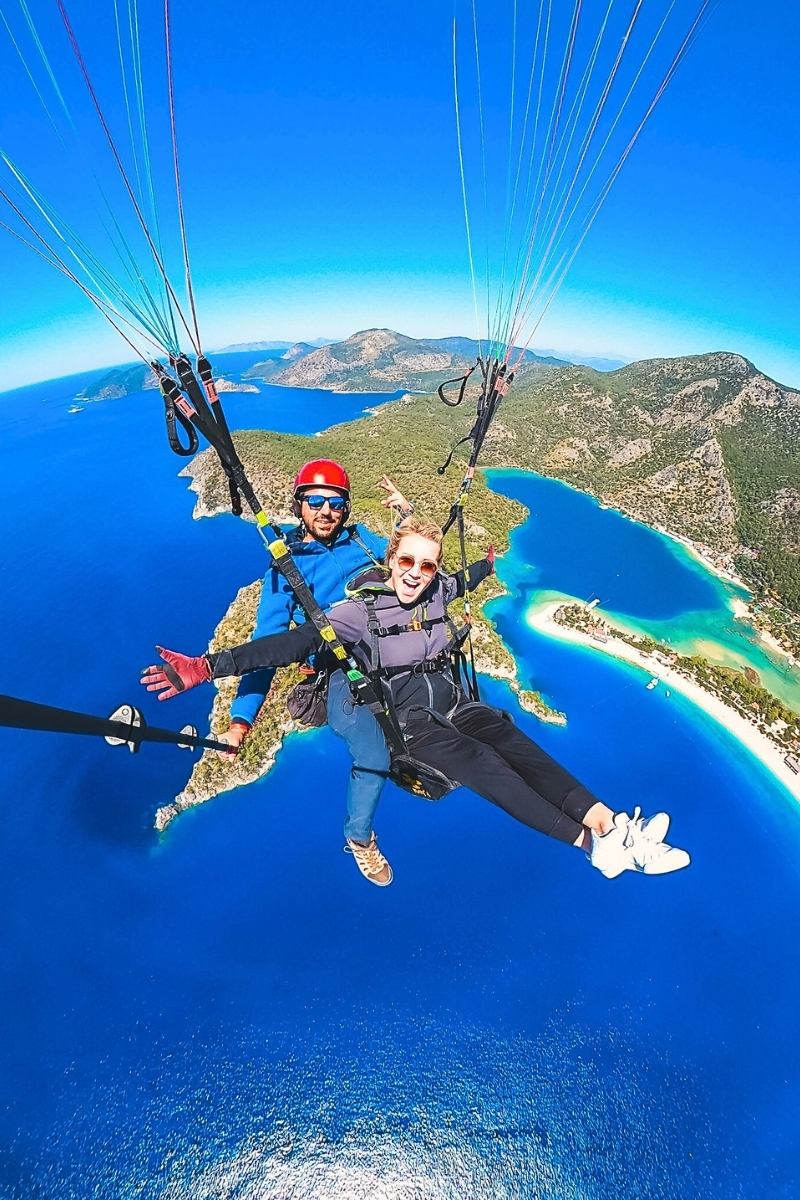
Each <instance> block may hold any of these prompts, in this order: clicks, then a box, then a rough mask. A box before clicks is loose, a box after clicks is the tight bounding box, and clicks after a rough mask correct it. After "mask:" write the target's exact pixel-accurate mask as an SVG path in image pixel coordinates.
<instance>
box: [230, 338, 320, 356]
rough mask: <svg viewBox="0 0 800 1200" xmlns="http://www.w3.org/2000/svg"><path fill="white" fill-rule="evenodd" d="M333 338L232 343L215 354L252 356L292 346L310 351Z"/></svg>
mask: <svg viewBox="0 0 800 1200" xmlns="http://www.w3.org/2000/svg"><path fill="white" fill-rule="evenodd" d="M334 340H335V339H334V338H311V340H310V341H308V342H302V343H298V342H280V341H278V342H270V341H264V342H234V344H233V345H232V346H220V347H219V349H218V350H215V351H214V353H215V354H245V353H248V354H252V353H257V352H258V351H259V350H291V348H292V346H295V345H304V346H310V347H311V348H312V350H316V348H317V347H318V346H327V345H328V344H329V343H330V342H332V341H334Z"/></svg>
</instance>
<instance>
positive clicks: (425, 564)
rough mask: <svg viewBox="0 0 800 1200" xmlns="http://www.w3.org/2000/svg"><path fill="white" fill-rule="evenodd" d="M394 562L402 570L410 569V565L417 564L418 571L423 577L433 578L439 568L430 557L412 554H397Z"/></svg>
mask: <svg viewBox="0 0 800 1200" xmlns="http://www.w3.org/2000/svg"><path fill="white" fill-rule="evenodd" d="M395 562H396V563H397V565H398V567H399V568H400V570H401V571H403V572H405V571H410V570H411V568H412V567H415V566H418V567H419V573H420V575H421V576H422V578H423V579H433V577H434V575H435V574H436V572H437V571H438V570H439V564H438V563H435V562H433V561H432V560H431V559H430V558H414V556H413V555H412V554H398V555H397V557H396V558H395Z"/></svg>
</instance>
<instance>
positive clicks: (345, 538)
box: [231, 525, 387, 725]
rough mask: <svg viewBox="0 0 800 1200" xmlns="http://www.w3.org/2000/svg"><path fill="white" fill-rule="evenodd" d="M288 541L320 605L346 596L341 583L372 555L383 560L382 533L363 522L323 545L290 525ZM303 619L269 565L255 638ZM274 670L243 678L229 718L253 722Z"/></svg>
mask: <svg viewBox="0 0 800 1200" xmlns="http://www.w3.org/2000/svg"><path fill="white" fill-rule="evenodd" d="M354 534H355V537H354V536H353V535H354ZM356 538H358V541H357V540H356ZM359 541H360V542H361V543H362V544H361V545H359ZM286 544H287V545H288V547H289V549H290V550H291V552H292V557H293V558H294V559H295V561H296V562H297V565H298V567H299V568H300V570H301V571H302V573H303V576H304V578H305V580H306V583H307V584H308V586H309V588H310V589H311V591H312V593H313V595H314V599H315V600H316V601H317V603H318V604H319V606H320V608H323V609H328V608H330V607H331V605H333V604H336V603H337V602H338V601H339V600H344V598H345V593H344V589H345V584H346V583H347V581H348V580H349V579H352V578H353V576H354V575H358V573H359V572H360V571H363V570H365V569H366V568H367V567H369V566H371V565H372V563H373V559H378V560H379V561H381V562H382V561H383V556H384V554H385V552H386V545H387V542H386V539H385V538H382V537H378V535H377V534H375V533H372V531H371V530H369V529H365V528H364V526H363V525H348V526H347V527H346V528H345V529H343V530H342V532H341V533H340V534H339V536H338V537H337V539H336V541H335V542H334V543H333V544H332V545H331V546H327V545H325V543H324V542H317V541H311V542H304V541H302V539H301V537H300V534H299V531H298V530H292V531H291V532H290V533H289V534H288V535H287V537H286ZM365 547H366V549H365ZM370 555H372V556H373V557H372V558H371V557H370ZM305 619H306V614H305V613H304V612H303V609H302V608H301V607H300V605H299V604H298V603H297V601H296V600H295V598H294V593H293V592H292V590H291V588H290V587H289V586H288V584H287V583H286V580H285V579H284V578H283V576H282V575H281V574H280V572H279V571H278V570H276V569H275V568H274V567H273V568H272V570H270V571H269V573H268V574H267V576H266V578H265V579H264V588H263V590H262V593H261V601H260V603H259V606H258V615H257V617H256V626H255V629H254V630H253V637H254V638H259V637H266V635H267V634H270V633H282V632H284V631H285V630H287V629H288V628H289V626H290V625H291V623H292V622H293V621H295V622H296V623H297V624H298V625H301V624H303V622H304V621H305ZM274 675H275V668H274V667H267V668H265V669H264V670H263V671H255V672H254V673H253V674H252V675H248V676H247V678H246V679H243V680H242V682H241V683H240V685H239V694H238V696H237V697H236V699H235V700H234V702H233V705H232V707H231V720H232V721H247V722H248V724H250V725H252V724H253V722H254V721H255V719H256V717H257V716H258V711H259V709H260V708H261V705H262V704H263V703H264V700H265V699H266V695H267V692H268V691H269V689H270V686H271V684H272V680H273V677H274Z"/></svg>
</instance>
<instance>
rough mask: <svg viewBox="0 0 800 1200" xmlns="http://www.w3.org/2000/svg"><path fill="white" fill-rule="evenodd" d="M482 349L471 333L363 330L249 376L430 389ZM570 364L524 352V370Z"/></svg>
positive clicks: (362, 387) (296, 383)
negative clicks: (445, 334) (446, 334)
mask: <svg viewBox="0 0 800 1200" xmlns="http://www.w3.org/2000/svg"><path fill="white" fill-rule="evenodd" d="M485 349H486V348H485V346H484V347H483V350H484V353H485ZM478 352H479V345H478V343H477V342H476V341H473V340H472V339H471V338H463V337H450V338H411V337H406V336H405V334H402V333H396V332H395V331H394V330H393V329H363V330H361V331H360V332H359V333H355V334H353V336H352V337H349V338H347V339H346V340H345V341H343V342H333V343H331V344H329V345H326V346H323V347H320V348H319V349H317V350H312V351H310V352H309V353H307V354H298V355H297V356H295V357H296V361H295V362H294V363H293V364H292V365H291V366H290V367H285V366H284V365H283V364H282V363H276V362H266V363H256V364H255V366H253V367H251V368H250V369H249V370H248V371H246V372H245V377H246V378H251V379H265V380H267V381H268V382H270V383H277V384H282V385H284V386H286V387H304V388H331V389H333V390H335V391H344V392H364V391H367V392H375V391H405V390H407V391H430V390H432V389H434V388H437V387H438V386H439V384H440V383H443V382H444V381H445V380H446V379H449V378H452V376H453V374H454V373H456V374H458V373H459V372H463V371H466V370H468V369H469V367H471V366H472V365H473V363H474V362H475V359H476V358H477V356H478ZM568 365H569V364H568V363H566V362H565V361H564V360H561V359H556V358H541V357H540V356H539V355H537V354H534V353H533V351H531V350H528V351H525V352H524V353H523V366H524V369H525V370H526V371H528V370H531V369H536V368H542V367H563V366H568Z"/></svg>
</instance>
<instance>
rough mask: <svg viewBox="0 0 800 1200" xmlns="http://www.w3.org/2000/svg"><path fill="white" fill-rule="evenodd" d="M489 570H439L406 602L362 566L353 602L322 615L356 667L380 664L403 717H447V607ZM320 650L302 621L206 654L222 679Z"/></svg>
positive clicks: (485, 565) (456, 692)
mask: <svg viewBox="0 0 800 1200" xmlns="http://www.w3.org/2000/svg"><path fill="white" fill-rule="evenodd" d="M491 572H492V566H491V564H490V563H489V562H488V561H487V560H486V559H481V560H480V561H479V562H477V563H473V565H472V566H470V567H468V568H467V571H466V579H465V573H464V572H462V571H457V572H456V573H455V574H454V575H445V574H441V573H440V574H438V575H437V576H436V578H435V579H434V580H433V582H432V583H431V584H430V586H429V587H428V588H426V590H425V591H424V592H423V594H422V597H421V599H420V601H419V602H418V603H417V604H415V605H407V604H403V603H402V602H401V601H400V600H399V599H398V597H397V595H396V594H395V592H394V591H393V590H392V589H391V588H390V587H389V586H388V584H387V583H386V582H385V577H384V576H383V574H382V573H381V572H378V571H367V572H365V573H364V574H363V575H361V576H360V577H358V578H357V579H356V580H354V581H353V583H352V584H351V590H354V595H353V597H352V599H349V600H342V601H341V602H340V603H339V604H335V605H334V606H333V607H332V608H330V609H329V610H328V612H327V614H326V615H327V617H328V619H329V621H330V623H331V625H332V626H333V628H334V629H335V631H336V634H337V636H338V637H339V639H340V641H342V642H343V643H344V645H345V646H347V648H348V649H349V650H350V651H351V653H352V655H353V657H354V658H355V659H356V661H357V663H358V665H359V667H360V668H361V670H362V671H364V673H365V674H371V673H373V672H374V671H375V669H376V667H377V666H378V665H380V668H381V682H382V685H383V687H384V688H385V689H387V690H388V693H389V695H390V697H391V699H392V702H393V704H394V706H395V709H396V710H397V714H398V716H399V717H400V719H401V720H404V719H405V717H407V715H408V713H409V711H410V710H411V709H412V708H419V707H421V708H426V709H431V710H433V711H434V712H438V713H444V714H446V713H448V712H450V711H451V710H452V709H453V708H454V706H455V705H456V703H457V702H458V699H459V697H460V689H459V686H458V680H457V679H456V678H455V676H454V673H453V670H452V666H451V664H450V661H449V657H448V656H449V651H450V650H451V649H452V643H453V639H454V636H455V633H456V630H455V626H454V624H453V622H452V620H451V619H450V617H449V616H448V613H447V606H448V604H449V603H450V602H451V601H452V600H453V599H455V597H457V596H463V595H464V591H465V587H466V589H468V590H469V591H472V590H473V589H474V588H476V587H477V586H478V584H479V583H481V582H482V581H483V580H484V579H485V578H486V577H487V576H488V575H490V574H491ZM371 612H372V613H374V620H372V621H371V617H370V614H371ZM371 624H372V625H373V626H374V628H373V629H372V630H371V629H370V625H371ZM323 647H324V643H323V641H322V638H321V637H320V635H319V633H318V631H317V630H316V628H315V627H314V626H313V625H311V623H310V622H308V623H306V624H305V625H300V626H298V628H297V629H292V630H290V631H289V632H288V633H278V634H273V635H271V636H269V637H264V638H257V639H256V640H255V641H252V642H247V643H245V645H243V646H237V647H236V648H235V649H233V650H224V651H222V652H221V653H219V654H212V655H209V659H210V661H211V666H212V670H213V673H214V677H215V678H220V677H222V676H225V675H244V674H247V672H249V671H256V670H259V669H261V668H262V667H268V666H286V665H287V664H289V663H292V662H303V661H304V660H305V659H306V658H307V656H308V655H309V654H311V653H313V652H315V651H319V650H321V649H323ZM376 654H377V656H378V658H379V664H378V662H376ZM384 672H385V674H384Z"/></svg>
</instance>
